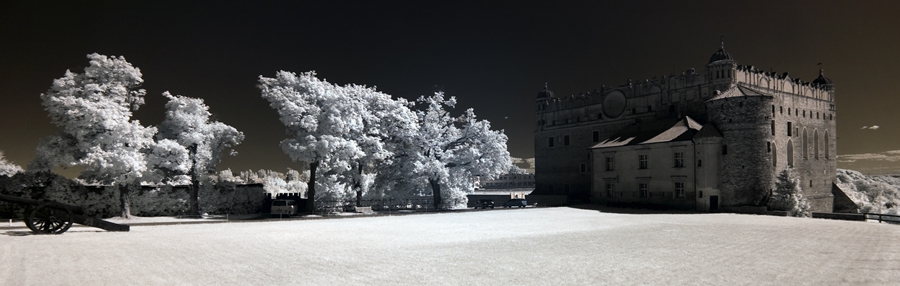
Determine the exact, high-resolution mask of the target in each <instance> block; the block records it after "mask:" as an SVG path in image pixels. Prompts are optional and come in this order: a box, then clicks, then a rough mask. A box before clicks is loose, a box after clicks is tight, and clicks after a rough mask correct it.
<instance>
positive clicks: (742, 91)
mask: <svg viewBox="0 0 900 286" xmlns="http://www.w3.org/2000/svg"><path fill="white" fill-rule="evenodd" d="M744 96H768V95H766V94H764V93H762V92H759V91H757V90H755V89H752V88H749V87H745V86H742V85H734V86H732V87H731V88H729V89H728V90H726V91H723V92H722V93H719V94H718V95H716V96H714V97H713V98H710V99H709V100H710V101H713V100H719V99H723V98H730V97H744Z"/></svg>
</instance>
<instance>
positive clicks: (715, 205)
mask: <svg viewBox="0 0 900 286" xmlns="http://www.w3.org/2000/svg"><path fill="white" fill-rule="evenodd" d="M718 211H719V196H709V212H718Z"/></svg>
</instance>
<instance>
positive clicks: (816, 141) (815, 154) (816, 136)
mask: <svg viewBox="0 0 900 286" xmlns="http://www.w3.org/2000/svg"><path fill="white" fill-rule="evenodd" d="M813 148H815V151H814V152H813V158H816V160H819V130H813Z"/></svg>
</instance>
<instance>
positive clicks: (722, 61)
mask: <svg viewBox="0 0 900 286" xmlns="http://www.w3.org/2000/svg"><path fill="white" fill-rule="evenodd" d="M735 69H737V62H736V61H735V60H734V57H732V56H731V54H729V53H728V52H726V51H725V43H724V42H722V43H721V44H720V45H719V50H718V51H716V52H715V53H713V54H712V56H710V57H709V63H707V64H706V72H707V75H706V76H707V78H708V79H709V80H710V81H711V82H713V83H715V84H717V89H719V90H728V89H729V88H731V85H730V84H731V83H734V82H735V79H734V78H735V76H734V71H735Z"/></svg>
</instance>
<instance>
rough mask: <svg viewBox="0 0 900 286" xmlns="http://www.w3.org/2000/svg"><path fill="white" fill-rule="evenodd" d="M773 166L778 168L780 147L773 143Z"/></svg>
mask: <svg viewBox="0 0 900 286" xmlns="http://www.w3.org/2000/svg"><path fill="white" fill-rule="evenodd" d="M772 166H773V167H778V146H777V145H775V143H772Z"/></svg>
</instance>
